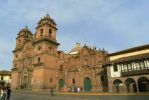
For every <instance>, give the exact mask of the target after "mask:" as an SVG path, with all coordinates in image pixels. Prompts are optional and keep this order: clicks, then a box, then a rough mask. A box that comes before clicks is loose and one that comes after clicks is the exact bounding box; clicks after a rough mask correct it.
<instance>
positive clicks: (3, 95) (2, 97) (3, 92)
mask: <svg viewBox="0 0 149 100" xmlns="http://www.w3.org/2000/svg"><path fill="white" fill-rule="evenodd" d="M5 98H6V88H4V87H3V88H2V90H1V100H5Z"/></svg>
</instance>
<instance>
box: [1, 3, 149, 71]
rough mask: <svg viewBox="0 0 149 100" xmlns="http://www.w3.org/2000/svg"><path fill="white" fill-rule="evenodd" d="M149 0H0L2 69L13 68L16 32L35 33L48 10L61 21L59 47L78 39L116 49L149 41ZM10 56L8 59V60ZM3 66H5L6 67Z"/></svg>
mask: <svg viewBox="0 0 149 100" xmlns="http://www.w3.org/2000/svg"><path fill="white" fill-rule="evenodd" d="M148 3H149V1H148V0H143V1H142V0H135V1H134V0H23V1H20V0H13V1H12V0H4V1H0V13H1V16H0V26H1V29H0V48H3V49H2V50H0V55H1V56H0V63H1V66H2V67H0V68H2V69H5V66H7V68H8V69H10V66H11V65H12V58H13V57H12V52H11V51H12V50H13V49H14V47H15V38H16V36H17V33H18V32H19V30H20V29H21V28H23V27H24V26H25V25H28V26H29V29H31V30H32V32H33V33H34V32H35V27H36V25H37V22H38V21H39V19H40V18H41V17H42V16H44V15H45V14H46V13H47V12H48V13H49V14H50V16H51V17H52V18H54V20H55V21H56V23H57V24H58V31H57V37H58V38H57V41H58V42H59V43H60V44H61V46H60V47H59V50H60V49H61V50H64V51H66V52H69V51H70V50H71V48H73V47H74V44H75V43H76V42H80V43H81V44H82V45H83V44H85V43H87V44H88V45H91V46H97V48H105V49H106V50H108V51H109V52H114V51H117V50H121V49H126V48H129V47H133V46H137V45H142V44H146V43H148V42H149V40H148V37H149V34H148V32H149V28H148V26H149V19H148V16H149V13H148V10H147V9H149V6H148ZM6 59H7V62H6ZM3 66H4V67H3Z"/></svg>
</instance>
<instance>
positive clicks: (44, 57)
mask: <svg viewBox="0 0 149 100" xmlns="http://www.w3.org/2000/svg"><path fill="white" fill-rule="evenodd" d="M56 31H57V25H56V23H55V21H54V20H53V19H52V18H51V17H50V16H49V15H48V14H47V15H46V16H44V17H43V18H41V19H40V21H39V22H38V24H37V27H36V32H35V34H33V33H32V32H31V31H30V30H29V29H28V27H25V28H23V29H22V30H20V32H19V33H18V35H17V38H16V47H15V49H14V51H13V53H14V60H13V68H12V82H11V87H12V89H22V88H25V89H32V90H43V89H44V90H46V89H49V88H54V89H56V90H59V91H68V90H71V91H75V90H76V89H78V88H79V89H80V90H82V91H106V90H107V89H106V87H107V84H106V83H107V82H106V80H105V78H104V77H105V76H106V75H104V74H105V69H103V68H102V63H103V62H105V61H106V56H107V52H106V51H105V50H97V49H96V47H93V48H91V47H89V46H86V45H84V46H80V44H79V43H77V44H76V47H75V48H73V49H72V50H71V51H70V52H69V53H68V54H66V53H64V52H63V51H58V50H57V48H58V45H59V43H58V42H57V40H56V36H57V35H56ZM103 87H104V88H103Z"/></svg>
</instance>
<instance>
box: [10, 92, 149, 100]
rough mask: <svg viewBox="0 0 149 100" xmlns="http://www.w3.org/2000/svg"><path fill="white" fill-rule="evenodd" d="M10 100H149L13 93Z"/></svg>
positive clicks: (146, 97)
mask: <svg viewBox="0 0 149 100" xmlns="http://www.w3.org/2000/svg"><path fill="white" fill-rule="evenodd" d="M11 100H149V95H99V96H95V95H90V96H89V95H71V94H67V95H55V96H53V97H51V96H50V95H49V94H48V93H25V92H21V93H19V92H17V93H15V92H13V93H12V95H11Z"/></svg>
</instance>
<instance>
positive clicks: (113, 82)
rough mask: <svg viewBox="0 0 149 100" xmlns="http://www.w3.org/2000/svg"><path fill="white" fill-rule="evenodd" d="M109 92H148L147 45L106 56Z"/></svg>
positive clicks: (148, 61) (148, 60)
mask: <svg viewBox="0 0 149 100" xmlns="http://www.w3.org/2000/svg"><path fill="white" fill-rule="evenodd" d="M108 58H109V61H108V62H106V63H105V64H104V65H103V67H106V68H107V75H108V86H109V92H127V93H128V92H149V45H143V46H138V47H134V48H130V49H126V50H122V51H119V52H115V53H111V54H109V55H108Z"/></svg>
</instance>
